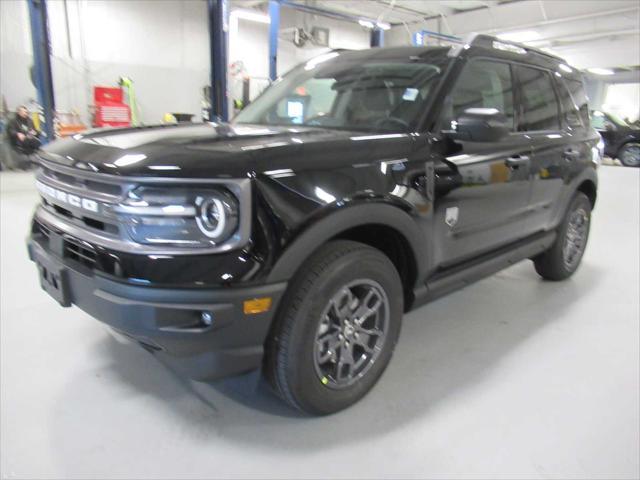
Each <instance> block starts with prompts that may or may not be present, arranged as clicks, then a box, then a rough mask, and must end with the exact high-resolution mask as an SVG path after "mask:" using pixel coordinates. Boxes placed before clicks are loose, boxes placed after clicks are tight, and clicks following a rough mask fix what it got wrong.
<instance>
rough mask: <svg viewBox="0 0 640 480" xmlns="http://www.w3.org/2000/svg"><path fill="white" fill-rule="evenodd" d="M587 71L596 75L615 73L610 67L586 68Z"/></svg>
mask: <svg viewBox="0 0 640 480" xmlns="http://www.w3.org/2000/svg"><path fill="white" fill-rule="evenodd" d="M587 71H588V72H590V73H594V74H596V75H613V74H614V73H616V72H614V71H613V70H611V69H610V68H587Z"/></svg>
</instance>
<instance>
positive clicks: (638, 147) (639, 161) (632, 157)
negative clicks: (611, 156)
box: [618, 143, 640, 167]
mask: <svg viewBox="0 0 640 480" xmlns="http://www.w3.org/2000/svg"><path fill="white" fill-rule="evenodd" d="M618 160H620V162H622V164H623V165H624V166H625V167H640V143H627V144H626V145H623V147H622V148H621V149H620V151H619V152H618Z"/></svg>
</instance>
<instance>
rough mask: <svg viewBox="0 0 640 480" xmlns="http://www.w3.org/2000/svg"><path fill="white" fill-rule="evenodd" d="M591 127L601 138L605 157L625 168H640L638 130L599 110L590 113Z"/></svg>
mask: <svg viewBox="0 0 640 480" xmlns="http://www.w3.org/2000/svg"><path fill="white" fill-rule="evenodd" d="M591 125H592V126H593V128H595V129H596V130H597V131H598V133H600V135H601V136H602V142H603V143H604V149H603V150H604V154H605V155H607V156H608V157H611V158H617V159H618V160H620V162H621V163H622V164H623V165H624V166H626V167H640V128H638V127H633V126H631V125H629V124H628V123H627V122H625V121H624V120H622V119H621V118H618V117H616V116H615V115H613V114H611V113H605V112H601V111H599V110H593V111H592V112H591Z"/></svg>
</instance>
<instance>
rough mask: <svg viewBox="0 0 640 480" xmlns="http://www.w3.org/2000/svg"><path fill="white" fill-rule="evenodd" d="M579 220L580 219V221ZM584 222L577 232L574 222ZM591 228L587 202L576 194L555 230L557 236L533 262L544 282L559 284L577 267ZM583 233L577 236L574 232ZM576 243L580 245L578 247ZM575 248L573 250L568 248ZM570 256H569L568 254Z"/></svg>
mask: <svg viewBox="0 0 640 480" xmlns="http://www.w3.org/2000/svg"><path fill="white" fill-rule="evenodd" d="M580 219H582V220H580ZM580 221H582V222H584V223H582V224H580V225H579V230H578V229H577V227H576V225H575V222H578V223H579V222H580ZM590 225H591V202H590V201H589V198H587V196H586V195H585V194H584V193H582V192H576V194H575V196H574V197H573V199H572V200H571V203H570V204H569V208H568V209H567V212H566V213H565V216H564V219H563V220H562V224H561V225H560V227H558V237H557V238H556V240H555V242H554V243H553V245H551V247H550V248H549V249H548V250H547V251H545V252H543V253H541V254H540V255H538V256H536V257H535V258H534V259H533V264H534V266H535V269H536V272H538V274H539V275H540V276H541V277H542V278H544V279H546V280H553V281H559V280H564V279H565V278H568V277H570V276H571V275H573V273H574V272H575V271H576V270H577V269H578V267H579V266H580V262H581V260H582V256H583V255H584V251H585V248H586V246H587V240H588V239H589V227H590ZM578 231H580V232H583V234H582V233H580V234H577V233H576V232H578ZM578 243H580V245H579V246H578ZM574 246H576V247H577V248H576V250H573V248H572V247H574ZM571 253H573V255H571Z"/></svg>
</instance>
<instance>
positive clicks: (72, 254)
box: [64, 239, 96, 268]
mask: <svg viewBox="0 0 640 480" xmlns="http://www.w3.org/2000/svg"><path fill="white" fill-rule="evenodd" d="M64 256H65V258H69V259H71V260H75V261H76V262H79V263H81V264H83V265H84V266H85V267H89V268H93V267H95V265H96V252H95V251H93V249H92V248H88V247H86V246H84V245H81V244H79V243H76V242H75V241H73V240H70V239H65V241H64Z"/></svg>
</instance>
